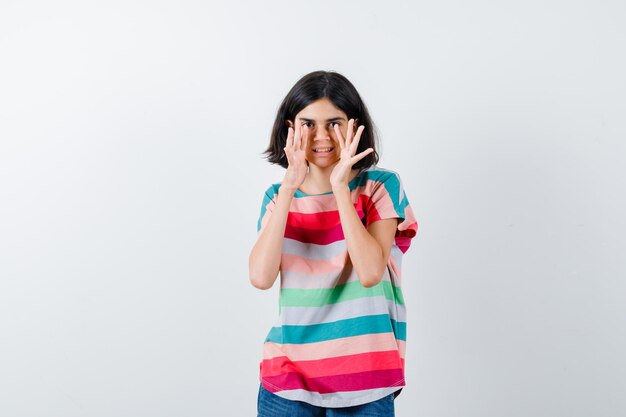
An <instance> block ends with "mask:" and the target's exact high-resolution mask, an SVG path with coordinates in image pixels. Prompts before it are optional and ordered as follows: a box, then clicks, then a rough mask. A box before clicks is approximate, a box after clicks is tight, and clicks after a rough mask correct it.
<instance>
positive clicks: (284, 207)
mask: <svg viewBox="0 0 626 417" xmlns="http://www.w3.org/2000/svg"><path fill="white" fill-rule="evenodd" d="M292 125H293V123H292V122H290V126H292ZM307 143H308V136H307V135H306V134H305V135H302V132H301V125H300V124H299V123H297V124H296V128H295V133H294V129H293V128H292V127H289V130H288V133H287V143H286V146H285V148H284V150H285V155H286V156H287V160H288V161H289V166H288V167H287V171H286V172H285V178H283V181H282V183H281V186H280V188H279V190H278V197H277V198H276V205H275V207H274V209H273V210H272V215H271V216H270V218H269V220H268V222H267V225H265V227H264V228H263V229H262V230H261V233H260V234H259V236H258V237H257V241H256V243H255V244H254V246H253V247H252V250H251V251H250V257H249V259H248V269H249V278H250V283H251V284H252V285H253V286H255V287H256V288H259V289H261V290H267V289H268V288H271V287H272V285H274V282H275V281H276V277H278V271H279V270H280V260H281V257H282V250H283V238H284V236H285V229H286V227H287V216H288V215H289V208H290V206H291V200H293V196H294V194H295V192H296V190H297V189H298V187H299V186H300V185H301V184H302V182H303V181H304V178H305V177H306V173H307V169H308V167H307V162H306V158H305V150H306V146H307Z"/></svg>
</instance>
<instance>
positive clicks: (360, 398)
mask: <svg viewBox="0 0 626 417" xmlns="http://www.w3.org/2000/svg"><path fill="white" fill-rule="evenodd" d="M266 389H267V388H266ZM399 389H401V387H400V386H395V387H389V388H387V387H386V388H373V389H367V390H359V391H342V392H329V393H324V394H320V393H319V392H310V391H305V390H303V389H294V390H285V391H277V392H275V394H276V395H278V396H280V397H282V398H286V399H288V400H292V401H304V402H307V403H309V404H313V405H315V406H317V407H326V408H332V407H354V406H357V405H361V404H367V403H371V402H373V401H376V400H380V399H381V398H384V397H386V396H387V395H391V394H392V393H394V392H396V391H397V390H399Z"/></svg>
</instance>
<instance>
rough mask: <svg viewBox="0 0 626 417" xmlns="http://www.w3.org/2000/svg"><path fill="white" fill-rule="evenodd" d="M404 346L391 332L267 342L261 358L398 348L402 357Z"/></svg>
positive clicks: (328, 355) (313, 356)
mask: <svg viewBox="0 0 626 417" xmlns="http://www.w3.org/2000/svg"><path fill="white" fill-rule="evenodd" d="M405 346H406V345H405V342H404V341H403V340H396V339H395V338H394V337H393V333H380V334H366V335H362V336H353V337H345V338H343V339H333V340H327V341H324V342H317V343H305V344H302V345H295V344H294V345H291V344H285V345H280V344H278V343H273V342H267V343H265V344H264V345H263V359H271V358H274V357H277V356H288V357H289V358H290V359H291V360H293V361H303V360H315V359H323V358H332V357H335V356H347V355H356V354H358V353H365V352H378V351H385V350H393V349H398V350H399V351H400V356H401V357H404V351H405V349H406V347H405Z"/></svg>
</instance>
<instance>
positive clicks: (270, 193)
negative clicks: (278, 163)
mask: <svg viewBox="0 0 626 417" xmlns="http://www.w3.org/2000/svg"><path fill="white" fill-rule="evenodd" d="M280 185H281V183H280V182H277V183H274V184H270V186H269V187H267V188H266V189H265V196H266V197H268V198H274V196H276V194H278V190H279V189H280Z"/></svg>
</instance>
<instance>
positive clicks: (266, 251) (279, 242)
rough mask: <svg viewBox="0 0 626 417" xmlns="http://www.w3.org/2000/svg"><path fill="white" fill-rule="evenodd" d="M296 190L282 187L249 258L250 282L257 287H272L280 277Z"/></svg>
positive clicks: (263, 288)
mask: <svg viewBox="0 0 626 417" xmlns="http://www.w3.org/2000/svg"><path fill="white" fill-rule="evenodd" d="M294 193H295V190H290V189H287V188H284V189H283V188H282V187H281V188H280V190H279V192H278V197H277V199H276V206H275V207H274V210H273V211H272V215H271V217H270V219H269V221H268V222H267V225H265V227H264V229H263V231H262V232H261V234H260V235H259V237H258V238H257V241H256V243H255V244H254V247H253V248H252V251H251V252H250V258H249V260H248V267H249V275H250V282H251V283H252V285H253V286H255V287H256V288H259V289H262V290H265V289H268V288H271V287H272V285H274V282H275V281H276V278H277V277H278V272H279V270H280V261H281V255H282V247H283V237H284V236H285V229H286V227H287V216H288V214H289V207H290V205H291V200H292V199H293V195H294Z"/></svg>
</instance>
